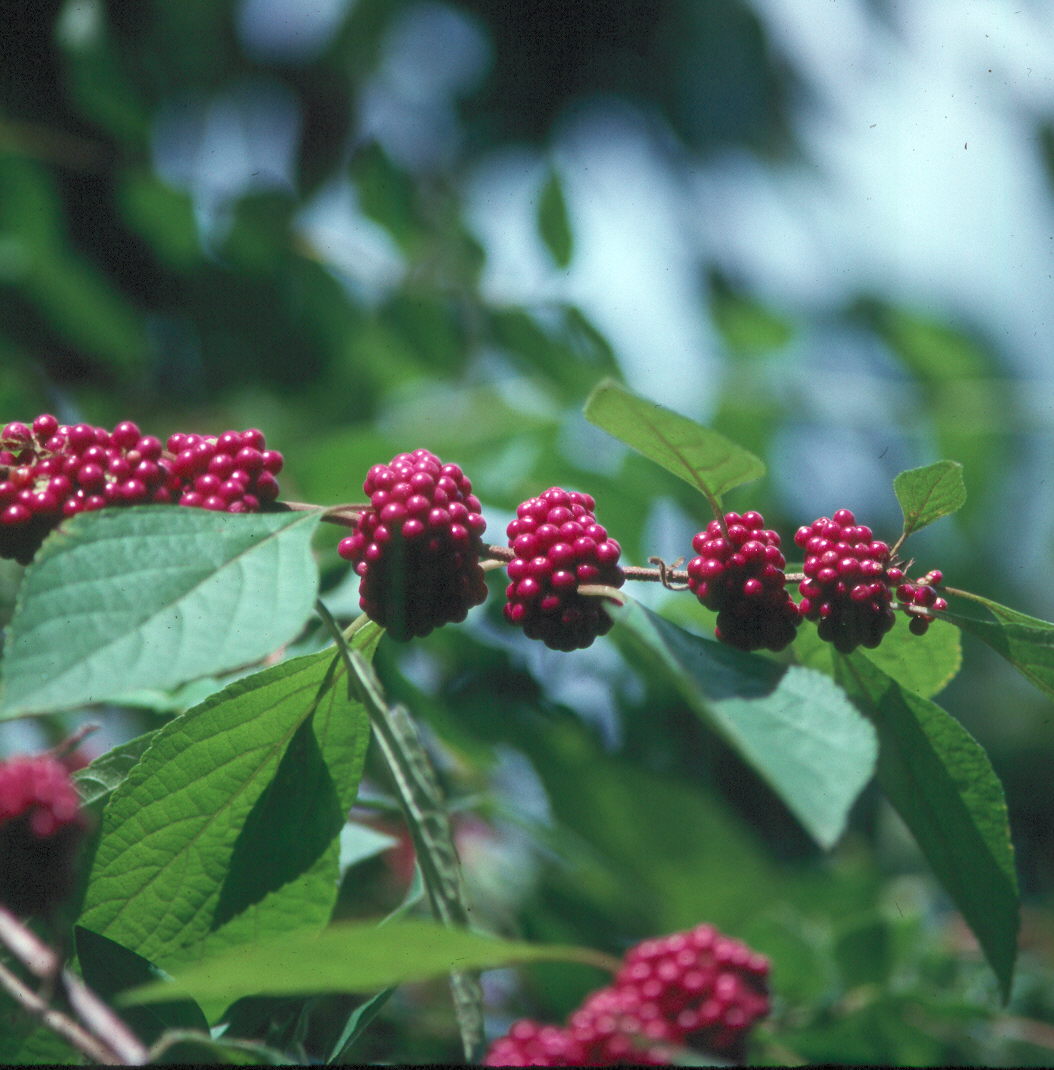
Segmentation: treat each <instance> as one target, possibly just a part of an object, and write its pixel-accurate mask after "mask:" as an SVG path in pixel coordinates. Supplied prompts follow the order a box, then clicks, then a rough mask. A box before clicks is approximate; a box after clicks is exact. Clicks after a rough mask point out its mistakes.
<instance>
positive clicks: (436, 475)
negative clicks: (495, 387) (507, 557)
mask: <svg viewBox="0 0 1054 1070" xmlns="http://www.w3.org/2000/svg"><path fill="white" fill-rule="evenodd" d="M252 448H253V449H258V447H257V446H252ZM263 463H264V465H265V466H266V465H267V463H268V459H267V458H266V457H264V458H263ZM265 477H266V478H268V479H272V480H273V479H274V476H273V474H272V473H271V471H270V470H269V469H268V468H267V467H265V468H264V469H263V471H262V472H261V473H260V475H259V476H258V477H257V482H258V484H259V481H260V480H263V479H265ZM363 490H364V491H365V492H366V494H367V495H369V498H370V508H369V509H366V510H364V511H363V512H361V513H360V514H359V519H358V523H357V525H356V529H355V533H354V534H353V535H349V536H348V537H347V538H345V539H342V540H341V542H340V545H339V547H338V552H339V553H340V555H341V557H343V558H345V559H346V560H348V561H351V562H352V563H353V564H354V565H355V571H356V572H357V573H358V575H359V577H360V581H361V582H360V585H359V605H360V606H361V608H362V609H363V611H364V612H365V613H366V614H367V615H368V616H369V617H370V618H371V619H373V620H375V621H377V623H378V624H383V625H384V627H385V628H387V630H388V634H389V635H391V636H392V638H393V639H398V640H407V639H411V638H413V637H415V636H425V635H428V633H429V632H431V631H432V629H433V628H436V627H439V626H440V625H442V624H449V623H451V622H457V621H463V620H464V619H465V617H466V615H467V614H468V611H469V609H471V608H472V606H477V605H479V604H480V603H481V602H482V601H483V600H484V599H485V598H486V597H487V584H486V581H485V579H484V576H483V569H482V568H481V567H480V564H479V558H480V554H481V553H482V550H483V542H482V538H481V536H482V534H483V532H484V530H485V529H486V526H487V523H486V521H485V520H484V518H483V514H482V512H481V511H480V505H479V499H478V498H477V497H476V496H475V495H474V494H473V493H472V484H471V482H470V481H469V479H468V478H467V477H466V476H465V474H464V473H463V472H462V471H461V469H460V468H459V467H458V466H457V465H456V464H444V463H443V462H442V461H441V460H440V459H439V458H438V457H436V456H435V454H433V453H430V452H429V451H428V450H425V449H417V450H414V451H413V452H412V453H400V454H397V455H396V456H395V457H393V458H392V460H391V462H390V463H389V464H377V465H374V466H373V467H372V468H371V469H370V470H369V472H368V474H367V476H366V481H365V483H364V484H363Z"/></svg>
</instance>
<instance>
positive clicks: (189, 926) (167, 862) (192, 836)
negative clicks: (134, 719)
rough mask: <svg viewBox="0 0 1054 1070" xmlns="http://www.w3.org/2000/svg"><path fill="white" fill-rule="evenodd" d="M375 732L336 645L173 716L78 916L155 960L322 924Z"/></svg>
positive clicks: (135, 783) (121, 790) (359, 641)
mask: <svg viewBox="0 0 1054 1070" xmlns="http://www.w3.org/2000/svg"><path fill="white" fill-rule="evenodd" d="M379 632H380V630H379V629H378V628H376V626H371V627H367V628H364V629H362V630H361V631H360V632H359V633H358V635H357V636H356V644H355V645H356V647H357V648H359V649H360V650H363V651H366V652H370V651H371V650H372V647H373V646H374V645H375V643H376V641H377V638H378V636H379ZM368 734H369V728H368V723H367V720H366V716H365V712H364V710H363V709H362V707H361V706H360V705H359V704H358V703H355V702H352V701H351V700H350V699H349V698H348V694H347V678H346V676H345V670H344V666H343V663H342V662H341V661H340V659H339V658H338V657H337V656H336V653H335V651H334V650H333V648H329V649H327V650H322V651H319V652H318V653H316V654H309V655H306V656H304V657H301V658H295V659H292V660H290V661H286V662H282V663H281V664H279V665H276V666H274V667H273V668H270V669H266V670H264V671H263V672H259V673H256V674H255V675H253V676H250V677H246V678H243V679H240V680H237V681H235V682H234V683H232V684H230V685H229V686H228V687H226V688H225V689H224V690H223V691H221V692H220V693H219V694H217V695H214V696H213V697H212V698H210V699H208V700H207V701H205V702H204V703H202V704H201V705H200V706H196V707H195V708H194V709H192V710H190V711H188V712H187V713H185V714H183V715H182V716H180V717H177V718H175V720H173V721H171V722H170V723H169V724H167V725H165V727H164V728H162V729H160V730H159V731H158V732H157V734H156V736H155V738H154V740H153V742H152V744H151V746H150V748H149V749H148V750H147V752H146V753H145V754H144V755H143V757H142V759H141V760H140V761H139V763H138V764H137V765H136V767H135V768H134V769H133V770H132V772H131V774H130V775H129V777H128V779H127V780H126V781H125V782H124V783H123V784H121V785H120V786H119V787H118V788H117V789H116V790H115V791H114V794H113V797H112V799H111V800H110V804H109V805H108V806H107V808H106V812H105V815H104V818H103V827H102V838H101V841H100V844H99V848H98V851H97V852H96V855H95V863H94V867H93V869H92V873H91V878H90V881H89V884H88V890H87V895H86V900H85V908H84V912H83V914H82V916H81V918H80V924H82V925H83V926H85V927H86V928H89V929H91V930H93V931H94V932H97V933H101V934H102V935H104V936H107V937H109V938H110V939H111V940H116V941H117V942H119V943H121V944H124V945H125V946H127V947H132V948H135V950H136V951H137V952H138V953H139V954H141V955H143V956H145V957H147V958H149V959H151V960H153V961H154V962H157V963H158V964H159V965H166V964H167V963H170V962H172V961H174V960H176V959H178V958H180V957H181V956H182V957H186V956H187V955H188V954H196V953H200V952H201V950H202V945H203V944H204V943H205V942H206V941H208V943H209V944H210V945H213V946H217V947H220V946H225V945H227V944H230V943H233V942H237V941H240V940H252V939H255V938H257V937H263V936H266V935H267V934H268V933H270V932H275V931H286V930H288V929H289V928H291V927H295V926H304V925H317V926H321V925H324V924H325V923H326V921H327V920H328V918H329V914H330V911H331V910H332V906H333V903H334V901H335V897H336V892H337V876H338V866H339V844H338V835H339V832H340V829H341V827H342V826H343V824H344V817H345V814H346V812H347V809H348V807H349V806H350V805H351V803H352V802H353V801H354V797H355V793H356V789H357V786H358V780H359V777H360V776H361V772H362V762H363V758H364V754H365V748H366V741H367V739H368ZM225 923H226V924H225Z"/></svg>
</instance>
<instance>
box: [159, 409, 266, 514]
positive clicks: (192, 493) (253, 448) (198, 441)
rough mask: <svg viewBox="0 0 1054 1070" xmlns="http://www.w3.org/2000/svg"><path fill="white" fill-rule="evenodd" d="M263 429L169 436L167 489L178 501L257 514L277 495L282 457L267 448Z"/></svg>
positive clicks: (224, 510)
mask: <svg viewBox="0 0 1054 1070" xmlns="http://www.w3.org/2000/svg"><path fill="white" fill-rule="evenodd" d="M266 445H267V444H266V442H265V440H264V435H263V432H262V431H258V430H257V429H256V428H250V429H249V430H248V431H224V432H223V434H222V435H219V436H218V437H216V438H211V437H206V436H204V435H185V434H175V435H171V436H170V437H169V440H168V452H169V453H170V454H172V459H171V460H170V461H169V462H168V467H169V470H170V472H171V473H172V479H171V481H170V484H169V489H170V491H171V493H172V496H173V498H172V500H173V501H177V502H178V503H179V504H180V505H190V506H197V507H199V508H202V509H213V510H215V511H216V512H221V513H223V512H226V513H255V512H257V511H258V510H259V509H260V507H261V506H263V505H269V504H270V503H271V502H273V501H274V500H275V498H277V497H278V480H277V479H276V478H275V477H276V476H277V475H278V473H279V472H280V471H281V470H282V455H281V454H280V453H279V452H278V451H277V450H269V449H267V448H266Z"/></svg>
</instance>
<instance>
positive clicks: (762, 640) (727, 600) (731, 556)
mask: <svg viewBox="0 0 1054 1070" xmlns="http://www.w3.org/2000/svg"><path fill="white" fill-rule="evenodd" d="M692 548H693V549H694V550H695V552H696V554H697V555H698V556H697V557H694V558H692V560H691V561H689V562H688V586H689V588H690V589H691V590H692V591H693V592H694V594H695V596H696V597H697V598H698V599H699V601H700V602H702V604H703V605H704V606H706V607H707V609H712V610H715V611H716V612H717V626H716V628H715V629H714V634H715V635H716V636H717V638H718V639H720V640H721V641H722V642H725V643H728V644H729V645H730V646H735V647H738V648H739V649H740V650H761V649H767V650H782V649H783V648H784V647H785V646H787V644H788V643H790V642H791V640H793V639H794V636H795V634H796V629H797V627H798V624H799V622H800V616H799V613H798V607H797V606H796V605H795V604H794V602H793V601H792V600H791V597H790V595H789V594H788V593H787V589H786V583H787V578H786V575H785V573H784V571H783V570H784V568H785V567H786V561H785V560H784V557H783V553H782V552H781V550H780V537H779V535H778V534H777V533H776V532H775V531H771V530H769V529H767V528H766V527H765V519H764V517H763V516H762V515H761V514H760V513H757V512H753V511H750V512H746V513H743V514H742V515H740V514H739V513H726V514H725V516H724V527H723V528H722V526H721V524H720V522H719V521H717V520H712V521H711V522H710V523H709V524H708V525H707V527H706V530H705V531H701V532H699V534H698V535H696V536H695V538H694V539H693V540H692Z"/></svg>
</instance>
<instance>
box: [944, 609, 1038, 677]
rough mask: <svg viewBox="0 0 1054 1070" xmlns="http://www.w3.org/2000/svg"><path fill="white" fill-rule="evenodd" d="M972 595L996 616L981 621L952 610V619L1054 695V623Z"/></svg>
mask: <svg viewBox="0 0 1054 1070" xmlns="http://www.w3.org/2000/svg"><path fill="white" fill-rule="evenodd" d="M970 598H971V600H972V601H975V602H980V604H981V605H983V606H985V608H987V609H988V610H989V612H990V613H991V614H992V616H994V617H995V618H996V619H995V620H994V621H990V620H977V619H976V618H975V617H963V616H960V615H959V614H957V613H956V614H951V613H949V614H948V616H949V617H950V619H951V620H953V621H954V622H955V623H956V624H957V625H958V626H959V627H960V628H962V630H963V631H964V632H969V633H970V634H971V635H976V636H977V638H978V639H980V640H982V641H983V642H985V643H987V644H988V645H989V646H990V647H991V648H992V649H993V650H994V651H995V652H996V653H997V654H1001V655H1002V656H1003V657H1004V658H1006V660H1007V661H1009V662H1010V664H1011V665H1013V666H1014V668H1015V669H1017V670H1018V672H1020V673H1021V674H1022V675H1023V676H1026V677H1027V678H1028V679H1029V680H1031V682H1032V683H1033V684H1035V685H1036V687H1038V688H1039V689H1040V690H1041V691H1045V692H1046V693H1047V694H1048V695H1054V624H1051V623H1050V622H1049V621H1045V620H1039V618H1037V617H1030V616H1028V615H1027V614H1025V613H1019V612H1018V611H1017V610H1016V609H1011V608H1010V607H1009V606H1004V605H1000V604H999V603H998V602H993V601H992V600H991V599H989V598H982V597H981V596H980V595H975V594H971V595H970Z"/></svg>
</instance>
